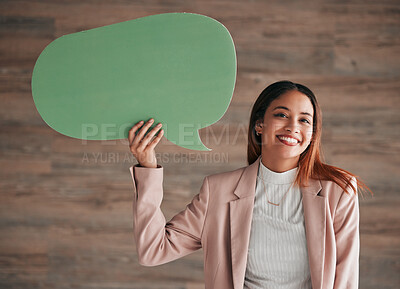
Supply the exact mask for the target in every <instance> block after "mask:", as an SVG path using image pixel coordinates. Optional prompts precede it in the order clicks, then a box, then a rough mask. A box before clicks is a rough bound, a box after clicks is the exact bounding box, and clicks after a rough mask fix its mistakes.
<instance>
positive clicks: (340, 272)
mask: <svg viewBox="0 0 400 289" xmlns="http://www.w3.org/2000/svg"><path fill="white" fill-rule="evenodd" d="M351 182H352V184H353V185H354V186H355V188H356V191H357V180H356V178H355V177H352V180H351ZM350 191H351V193H352V195H348V194H347V193H345V192H343V193H342V196H341V197H340V199H339V202H338V205H337V207H336V213H335V219H334V230H335V239H336V274H335V282H334V286H333V288H334V289H345V288H346V289H356V288H357V289H358V281H359V255H360V233H359V216H360V215H359V205H358V194H354V192H353V191H352V190H350Z"/></svg>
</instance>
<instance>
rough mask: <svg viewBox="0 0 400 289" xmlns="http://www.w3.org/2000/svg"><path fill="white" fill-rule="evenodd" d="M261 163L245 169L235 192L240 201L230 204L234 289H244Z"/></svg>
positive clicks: (257, 162)
mask: <svg viewBox="0 0 400 289" xmlns="http://www.w3.org/2000/svg"><path fill="white" fill-rule="evenodd" d="M259 162H260V158H258V159H257V160H256V161H255V162H254V163H252V164H251V165H249V166H247V167H246V168H245V169H244V171H243V173H242V176H241V177H240V180H239V183H238V185H237V187H236V189H235V191H234V192H233V193H234V194H235V195H236V196H237V197H238V199H236V200H233V201H231V202H230V204H229V206H230V212H229V214H230V223H231V258H232V275H233V276H232V277H233V288H234V289H243V280H244V276H245V273H246V263H247V249H248V247H249V239H250V229H251V220H252V217H253V207H254V196H255V191H256V180H257V173H258V165H259Z"/></svg>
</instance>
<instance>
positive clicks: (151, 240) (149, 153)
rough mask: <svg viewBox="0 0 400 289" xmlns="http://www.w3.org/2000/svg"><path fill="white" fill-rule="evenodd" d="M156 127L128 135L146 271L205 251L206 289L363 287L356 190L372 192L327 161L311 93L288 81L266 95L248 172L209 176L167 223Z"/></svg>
mask: <svg viewBox="0 0 400 289" xmlns="http://www.w3.org/2000/svg"><path fill="white" fill-rule="evenodd" d="M151 125H152V121H151V120H150V121H148V122H147V123H146V124H144V122H139V123H137V124H136V125H135V126H133V127H132V129H131V131H130V133H129V143H130V150H131V152H132V153H133V155H134V156H135V157H136V158H137V160H138V162H139V164H138V165H135V166H132V167H130V172H131V175H132V180H133V184H134V188H135V194H134V201H133V207H134V211H133V214H134V236H135V241H136V248H137V253H138V258H139V262H140V263H141V264H142V265H145V266H155V265H159V264H163V263H166V262H170V261H172V260H175V259H177V258H180V257H182V256H185V255H187V254H190V253H192V252H194V251H195V250H198V249H200V248H203V253H204V277H205V288H206V289H211V288H215V289H219V288H224V289H230V288H234V289H243V288H248V289H261V288H263V289H265V288H282V289H283V288H285V289H299V288H300V289H311V288H313V289H329V288H333V289H341V288H350V289H355V288H358V276H359V252H360V241H359V207H358V194H357V188H358V187H360V188H362V189H368V187H367V186H365V184H363V183H362V182H361V181H359V180H357V179H356V177H355V175H353V174H351V173H350V172H348V171H346V170H343V169H340V168H337V167H334V166H330V165H327V164H325V163H323V162H322V161H321V156H320V143H321V129H322V119H321V110H320V107H319V105H318V102H317V100H316V98H315V95H314V94H313V93H312V92H311V90H310V89H308V88H307V87H305V86H304V85H301V84H297V83H293V82H290V81H280V82H276V83H273V84H271V85H270V86H268V87H267V88H266V89H264V91H262V93H261V94H260V96H259V97H258V99H257V100H256V102H255V104H254V106H253V109H252V112H251V116H250V122H249V131H248V150H247V157H248V166H246V167H242V168H239V169H237V170H234V171H231V172H225V173H220V174H214V175H210V176H207V177H205V179H204V182H203V185H202V187H201V189H200V193H199V194H197V195H196V196H195V197H194V198H193V200H192V202H191V203H190V204H189V205H188V206H187V207H186V208H185V209H184V210H183V211H181V212H180V213H179V214H177V215H175V216H174V217H173V218H172V219H171V220H170V221H169V222H167V223H166V222H165V218H164V215H163V213H162V211H161V209H160V204H161V202H162V195H163V185H162V183H163V167H162V166H161V165H157V160H156V158H155V153H154V148H155V146H156V145H157V144H158V142H159V141H160V139H161V137H162V131H160V132H159V133H158V135H157V136H155V135H156V132H157V131H158V130H159V129H160V128H161V126H157V127H155V128H153V129H152V130H151V131H150V132H149V133H148V134H146V132H147V130H148V129H149V128H150V126H151ZM140 127H141V129H140V131H138V130H139V128H140ZM137 131H138V132H137ZM136 132H137V133H136ZM145 135H146V136H145ZM153 137H154V138H153ZM368 190H369V189H368Z"/></svg>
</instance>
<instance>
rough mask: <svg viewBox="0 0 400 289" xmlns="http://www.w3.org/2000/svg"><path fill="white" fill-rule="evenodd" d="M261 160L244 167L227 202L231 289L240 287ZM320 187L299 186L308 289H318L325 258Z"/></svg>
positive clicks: (316, 182) (315, 183) (313, 184)
mask: <svg viewBox="0 0 400 289" xmlns="http://www.w3.org/2000/svg"><path fill="white" fill-rule="evenodd" d="M260 159H261V157H258V159H257V160H256V161H255V162H254V163H252V164H251V165H249V166H247V167H245V168H244V170H243V173H242V175H241V177H240V179H239V182H238V184H237V186H236V189H235V191H234V194H235V195H236V196H237V197H238V199H235V200H233V201H231V202H230V228H231V255H232V273H233V276H232V277H233V285H234V289H239V288H243V282H244V277H245V271H246V264H247V252H248V251H247V250H248V246H249V239H250V229H251V222H252V216H253V207H254V196H255V189H256V180H257V173H258V167H259V165H260ZM321 189H322V185H321V182H320V181H319V180H316V179H310V180H309V184H308V186H302V187H300V190H301V193H302V196H303V200H302V202H303V209H304V221H305V229H306V239H307V248H308V259H309V265H310V272H311V281H312V287H313V288H315V289H322V274H323V265H324V256H325V232H326V214H325V211H326V198H325V197H324V196H322V195H319V194H318V193H319V192H320V191H321Z"/></svg>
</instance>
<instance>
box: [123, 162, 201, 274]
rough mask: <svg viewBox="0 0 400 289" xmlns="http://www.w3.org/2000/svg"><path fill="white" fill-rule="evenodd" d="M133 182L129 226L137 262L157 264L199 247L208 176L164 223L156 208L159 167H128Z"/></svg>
mask: <svg viewBox="0 0 400 289" xmlns="http://www.w3.org/2000/svg"><path fill="white" fill-rule="evenodd" d="M130 172H131V175H132V180H133V184H134V198H133V229H134V239H135V242H136V250H137V254H138V259H139V263H140V264H141V265H144V266H156V265H161V264H164V263H167V262H170V261H172V260H175V259H178V258H180V257H183V256H185V255H188V254H190V253H192V252H194V251H196V250H198V249H200V248H201V247H202V244H201V235H202V231H203V226H204V221H205V216H206V212H207V207H208V200H209V188H208V179H207V177H206V178H205V179H204V181H203V184H202V186H201V189H200V193H199V194H197V195H196V196H195V197H194V198H193V200H192V201H191V203H190V204H188V205H187V206H186V208H185V209H184V210H183V211H181V212H180V213H178V214H177V215H175V216H174V217H173V218H172V219H171V220H170V221H169V222H168V223H166V221H165V217H164V214H163V213H162V211H161V209H160V205H161V202H162V198H163V168H162V167H161V166H160V165H158V167H157V168H145V167H139V166H137V165H136V166H132V167H130Z"/></svg>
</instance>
